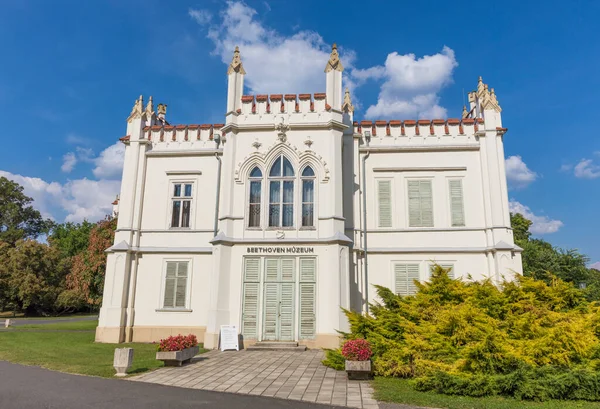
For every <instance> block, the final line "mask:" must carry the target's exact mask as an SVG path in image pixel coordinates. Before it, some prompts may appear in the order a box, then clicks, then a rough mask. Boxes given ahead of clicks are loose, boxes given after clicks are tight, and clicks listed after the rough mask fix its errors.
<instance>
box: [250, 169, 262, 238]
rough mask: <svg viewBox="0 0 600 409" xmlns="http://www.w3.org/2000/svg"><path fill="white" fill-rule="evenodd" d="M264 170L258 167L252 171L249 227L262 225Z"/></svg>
mask: <svg viewBox="0 0 600 409" xmlns="http://www.w3.org/2000/svg"><path fill="white" fill-rule="evenodd" d="M262 176H263V175H262V172H261V170H260V169H259V168H258V167H255V168H254V169H252V172H250V200H249V202H250V203H249V208H248V227H260V211H261V210H260V202H261V196H262Z"/></svg>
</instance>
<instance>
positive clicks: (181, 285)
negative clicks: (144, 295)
mask: <svg viewBox="0 0 600 409" xmlns="http://www.w3.org/2000/svg"><path fill="white" fill-rule="evenodd" d="M187 281H188V262H187V261H167V273H166V274H165V297H164V300H163V308H185V306H186V304H185V302H186V293H187Z"/></svg>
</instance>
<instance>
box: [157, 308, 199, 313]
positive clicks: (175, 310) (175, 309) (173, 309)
mask: <svg viewBox="0 0 600 409" xmlns="http://www.w3.org/2000/svg"><path fill="white" fill-rule="evenodd" d="M154 311H156V312H192V311H194V310H190V309H188V308H157V309H155V310H154Z"/></svg>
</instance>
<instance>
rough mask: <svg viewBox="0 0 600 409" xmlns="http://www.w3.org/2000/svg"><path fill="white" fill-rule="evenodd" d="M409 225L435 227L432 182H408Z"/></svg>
mask: <svg viewBox="0 0 600 409" xmlns="http://www.w3.org/2000/svg"><path fill="white" fill-rule="evenodd" d="M408 225H409V226H410V227H433V192H432V187H431V180H409V181H408Z"/></svg>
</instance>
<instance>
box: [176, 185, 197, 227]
mask: <svg viewBox="0 0 600 409" xmlns="http://www.w3.org/2000/svg"><path fill="white" fill-rule="evenodd" d="M171 202H172V204H171V209H172V211H171V227H190V214H191V207H192V184H191V183H174V184H173V196H172V197H171Z"/></svg>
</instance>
